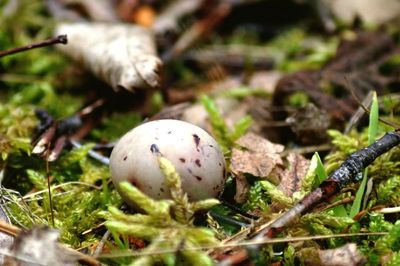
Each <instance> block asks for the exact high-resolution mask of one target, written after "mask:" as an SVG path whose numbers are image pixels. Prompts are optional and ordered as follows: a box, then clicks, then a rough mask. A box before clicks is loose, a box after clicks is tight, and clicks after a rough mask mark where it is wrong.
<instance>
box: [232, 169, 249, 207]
mask: <svg viewBox="0 0 400 266" xmlns="http://www.w3.org/2000/svg"><path fill="white" fill-rule="evenodd" d="M235 181H236V193H235V197H234V200H235V201H236V202H237V203H244V202H245V201H246V200H247V195H248V192H249V190H250V185H249V183H248V182H247V179H246V176H245V175H244V174H238V175H236V177H235Z"/></svg>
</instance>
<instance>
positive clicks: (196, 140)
mask: <svg viewBox="0 0 400 266" xmlns="http://www.w3.org/2000/svg"><path fill="white" fill-rule="evenodd" d="M192 136H193V140H194V143H195V144H196V149H197V151H200V150H199V145H200V137H199V136H197V135H196V134H193V135H192Z"/></svg>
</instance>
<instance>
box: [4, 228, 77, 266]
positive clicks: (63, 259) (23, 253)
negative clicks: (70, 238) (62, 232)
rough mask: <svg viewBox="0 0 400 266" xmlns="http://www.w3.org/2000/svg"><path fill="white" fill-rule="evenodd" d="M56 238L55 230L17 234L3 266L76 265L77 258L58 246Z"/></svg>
mask: <svg viewBox="0 0 400 266" xmlns="http://www.w3.org/2000/svg"><path fill="white" fill-rule="evenodd" d="M58 236H59V232H58V231H57V230H54V229H49V228H33V229H31V230H29V231H27V232H23V233H21V234H19V235H18V237H17V238H16V240H15V242H14V244H13V246H12V248H11V250H10V255H9V256H8V257H7V258H6V260H5V263H4V265H7V266H31V265H46V266H47V265H48V266H50V265H51V266H70V265H71V266H72V265H77V261H78V258H77V257H76V256H75V255H74V254H72V253H71V252H69V251H68V250H66V249H62V248H61V247H60V245H58V242H57V240H58Z"/></svg>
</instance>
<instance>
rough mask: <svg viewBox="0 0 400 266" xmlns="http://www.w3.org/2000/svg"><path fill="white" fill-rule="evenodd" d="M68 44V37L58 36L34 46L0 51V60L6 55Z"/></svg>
mask: <svg viewBox="0 0 400 266" xmlns="http://www.w3.org/2000/svg"><path fill="white" fill-rule="evenodd" d="M67 42H68V40H67V35H58V36H57V37H54V38H50V39H47V40H44V41H40V42H37V43H32V44H29V45H26V46H22V47H17V48H13V49H9V50H5V51H0V58H1V57H3V56H6V55H12V54H16V53H20V52H23V51H26V50H30V49H34V48H40V47H45V46H50V45H53V44H57V43H61V44H67Z"/></svg>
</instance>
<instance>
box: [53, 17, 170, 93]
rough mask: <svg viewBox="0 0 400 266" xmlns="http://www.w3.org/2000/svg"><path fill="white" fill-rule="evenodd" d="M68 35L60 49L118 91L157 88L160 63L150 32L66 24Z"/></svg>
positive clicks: (61, 27)
mask: <svg viewBox="0 0 400 266" xmlns="http://www.w3.org/2000/svg"><path fill="white" fill-rule="evenodd" d="M56 32H63V34H67V36H68V45H65V46H64V47H63V48H61V50H62V51H63V52H64V53H66V54H67V55H69V56H70V57H72V58H73V59H74V60H76V61H78V62H80V63H82V64H83V65H85V66H86V68H87V69H89V70H90V71H91V72H92V73H93V74H94V75H96V76H97V77H98V78H100V79H102V80H103V81H105V82H107V83H108V84H109V85H111V86H112V88H113V89H114V90H116V91H118V90H119V89H120V88H124V89H126V90H129V91H134V90H135V89H143V88H155V87H157V86H158V85H159V75H158V72H159V70H160V67H161V64H162V63H161V60H160V59H159V58H158V57H157V55H156V45H155V42H154V37H153V34H152V33H151V31H149V30H148V29H146V28H142V27H140V26H136V25H124V24H105V23H63V24H60V25H59V26H58V27H57V29H56Z"/></svg>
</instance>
